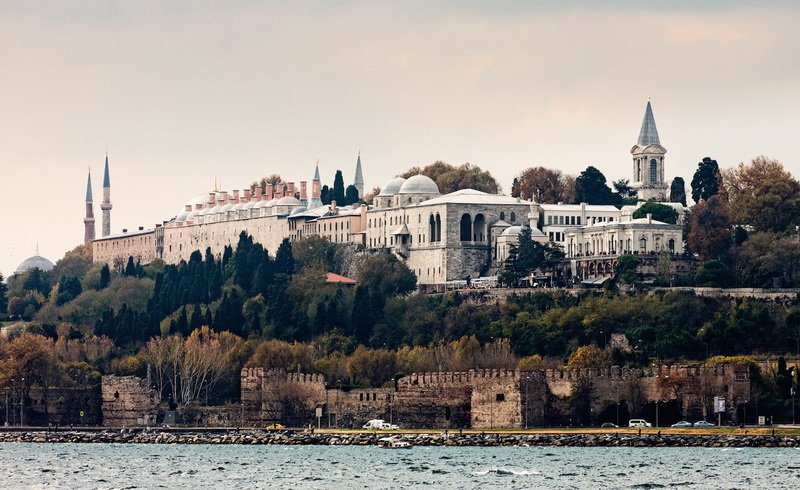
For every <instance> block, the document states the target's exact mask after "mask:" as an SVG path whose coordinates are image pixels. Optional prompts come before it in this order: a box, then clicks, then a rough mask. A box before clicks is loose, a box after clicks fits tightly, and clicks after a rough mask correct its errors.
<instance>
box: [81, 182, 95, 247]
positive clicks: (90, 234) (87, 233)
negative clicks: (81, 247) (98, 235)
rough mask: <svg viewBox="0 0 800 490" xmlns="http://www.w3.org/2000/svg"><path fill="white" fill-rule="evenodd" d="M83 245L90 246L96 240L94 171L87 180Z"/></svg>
mask: <svg viewBox="0 0 800 490" xmlns="http://www.w3.org/2000/svg"><path fill="white" fill-rule="evenodd" d="M83 226H84V232H83V243H84V244H89V243H92V240H94V203H93V200H92V170H91V169H89V177H88V178H87V179H86V217H85V218H83Z"/></svg>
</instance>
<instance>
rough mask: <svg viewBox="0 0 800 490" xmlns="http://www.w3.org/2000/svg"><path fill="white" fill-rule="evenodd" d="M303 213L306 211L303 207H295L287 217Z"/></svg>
mask: <svg viewBox="0 0 800 490" xmlns="http://www.w3.org/2000/svg"><path fill="white" fill-rule="evenodd" d="M305 211H306V207H305V206H303V205H300V206H297V207H295V208H294V209H292V212H291V213H289V216H294V215H297V214H300V213H304V212H305Z"/></svg>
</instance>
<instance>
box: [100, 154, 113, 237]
mask: <svg viewBox="0 0 800 490" xmlns="http://www.w3.org/2000/svg"><path fill="white" fill-rule="evenodd" d="M100 209H102V210H103V236H108V235H110V234H111V179H110V178H109V176H108V155H106V168H105V171H104V172H103V202H102V204H100Z"/></svg>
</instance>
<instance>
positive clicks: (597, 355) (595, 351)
mask: <svg viewBox="0 0 800 490" xmlns="http://www.w3.org/2000/svg"><path fill="white" fill-rule="evenodd" d="M609 360H610V359H609V357H608V355H607V353H606V352H604V351H602V350H600V348H598V347H597V346H595V345H582V346H580V347H578V348H577V349H575V352H573V353H572V355H570V356H569V360H568V361H567V369H586V368H599V367H603V366H605V365H606V364H608V362H609Z"/></svg>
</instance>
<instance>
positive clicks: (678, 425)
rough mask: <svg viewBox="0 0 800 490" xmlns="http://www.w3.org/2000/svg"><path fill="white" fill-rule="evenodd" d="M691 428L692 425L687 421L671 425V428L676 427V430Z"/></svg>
mask: <svg viewBox="0 0 800 490" xmlns="http://www.w3.org/2000/svg"><path fill="white" fill-rule="evenodd" d="M691 426H692V423H691V422H689V421H687V420H681V421H680V422H676V423H674V424H672V427H676V428H686V427H691Z"/></svg>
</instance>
